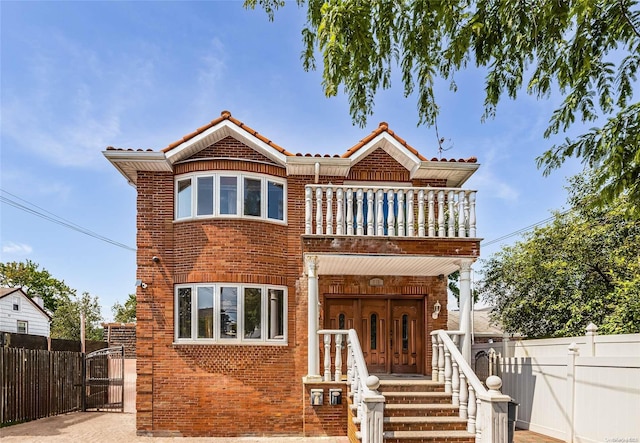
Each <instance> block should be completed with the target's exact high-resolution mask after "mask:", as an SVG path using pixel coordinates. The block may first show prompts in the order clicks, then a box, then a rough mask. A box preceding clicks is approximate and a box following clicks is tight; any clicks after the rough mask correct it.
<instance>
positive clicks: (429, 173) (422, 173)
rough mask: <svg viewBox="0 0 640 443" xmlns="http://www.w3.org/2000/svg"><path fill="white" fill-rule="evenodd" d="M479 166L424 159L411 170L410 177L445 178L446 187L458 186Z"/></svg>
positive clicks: (478, 164)
mask: <svg viewBox="0 0 640 443" xmlns="http://www.w3.org/2000/svg"><path fill="white" fill-rule="evenodd" d="M479 167H480V163H462V162H440V161H424V162H420V164H419V166H418V167H417V168H416V169H415V170H414V171H412V173H411V178H415V179H418V178H424V179H446V180H447V186H448V187H452V188H459V187H460V186H462V185H463V184H464V183H465V182H466V181H467V180H468V179H469V178H470V177H471V176H472V175H473V173H474V172H476V170H477V169H478V168H479Z"/></svg>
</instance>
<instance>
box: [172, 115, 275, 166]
mask: <svg viewBox="0 0 640 443" xmlns="http://www.w3.org/2000/svg"><path fill="white" fill-rule="evenodd" d="M225 137H233V138H235V139H236V140H238V141H240V142H242V143H244V144H245V145H247V146H249V147H251V148H252V149H255V150H256V151H257V152H259V153H260V154H262V155H264V156H265V157H268V158H269V159H271V160H273V161H275V162H277V163H279V164H281V165H284V164H285V163H286V159H287V156H286V155H284V154H283V153H281V152H279V151H278V150H277V149H276V148H274V147H272V146H269V145H268V144H267V143H265V142H263V141H262V140H260V139H259V138H258V137H256V136H254V135H251V134H250V133H248V132H247V131H245V130H244V129H242V128H240V127H238V126H237V125H236V124H235V123H233V122H230V121H229V120H223V121H221V122H220V123H218V124H217V125H215V126H212V127H211V128H209V129H207V130H206V131H204V132H202V133H200V134H198V135H196V136H195V137H193V138H191V139H189V140H187V141H185V142H183V143H181V144H180V145H178V146H176V147H175V148H173V149H171V150H169V151H168V152H167V159H168V160H169V161H170V162H171V164H175V163H176V162H179V161H181V160H185V159H187V158H189V157H191V156H192V155H194V154H196V153H197V152H199V151H201V150H203V149H204V148H206V147H207V146H210V145H212V144H213V143H216V142H218V141H220V140H222V139H223V138H225Z"/></svg>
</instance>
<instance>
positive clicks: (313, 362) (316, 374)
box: [306, 256, 322, 382]
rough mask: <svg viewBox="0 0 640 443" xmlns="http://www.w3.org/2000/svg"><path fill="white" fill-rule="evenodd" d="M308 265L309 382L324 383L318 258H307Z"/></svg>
mask: <svg viewBox="0 0 640 443" xmlns="http://www.w3.org/2000/svg"><path fill="white" fill-rule="evenodd" d="M306 265H307V291H308V294H309V295H308V303H309V306H308V308H307V312H308V317H307V334H308V337H307V340H308V344H309V349H307V371H308V373H307V381H308V382H314V381H322V377H321V376H320V340H319V338H318V257H316V256H309V257H307V258H306Z"/></svg>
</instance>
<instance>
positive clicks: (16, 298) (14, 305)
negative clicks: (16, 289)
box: [13, 297, 20, 311]
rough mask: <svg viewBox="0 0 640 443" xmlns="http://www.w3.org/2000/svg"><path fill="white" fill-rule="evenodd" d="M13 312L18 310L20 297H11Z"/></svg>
mask: <svg viewBox="0 0 640 443" xmlns="http://www.w3.org/2000/svg"><path fill="white" fill-rule="evenodd" d="M13 310H14V311H19V310H20V297H13Z"/></svg>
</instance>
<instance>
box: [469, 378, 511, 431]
mask: <svg viewBox="0 0 640 443" xmlns="http://www.w3.org/2000/svg"><path fill="white" fill-rule="evenodd" d="M486 384H487V388H488V391H487V394H486V396H485V395H482V396H480V400H481V404H480V407H481V409H482V411H478V414H477V416H478V418H479V420H481V421H482V423H481V424H480V428H481V429H482V436H481V441H482V443H506V442H508V441H509V402H510V401H511V397H509V396H508V395H504V394H503V393H502V392H500V388H501V387H502V380H501V379H500V377H498V376H495V375H492V376H490V377H488V378H487V381H486Z"/></svg>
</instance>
